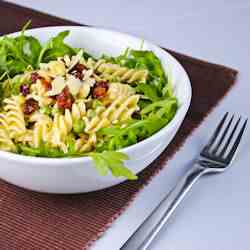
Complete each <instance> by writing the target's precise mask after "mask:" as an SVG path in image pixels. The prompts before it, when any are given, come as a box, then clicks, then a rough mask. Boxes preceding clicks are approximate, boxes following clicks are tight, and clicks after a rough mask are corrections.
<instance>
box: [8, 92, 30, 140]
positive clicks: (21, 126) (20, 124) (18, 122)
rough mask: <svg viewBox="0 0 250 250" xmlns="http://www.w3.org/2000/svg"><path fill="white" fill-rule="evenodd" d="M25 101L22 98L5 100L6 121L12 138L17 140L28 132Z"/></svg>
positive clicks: (13, 97)
mask: <svg viewBox="0 0 250 250" xmlns="http://www.w3.org/2000/svg"><path fill="white" fill-rule="evenodd" d="M23 102H24V99H23V98H22V97H21V96H12V97H10V98H7V99H5V100H4V103H5V106H4V111H5V112H6V121H7V124H8V131H9V133H10V138H15V139H16V140H18V137H20V136H21V135H23V134H24V133H25V131H26V127H25V120H24V114H23V111H22V105H23Z"/></svg>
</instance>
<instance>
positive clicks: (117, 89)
mask: <svg viewBox="0 0 250 250" xmlns="http://www.w3.org/2000/svg"><path fill="white" fill-rule="evenodd" d="M134 94H135V90H134V89H133V88H132V87H131V86H130V85H128V84H124V83H119V82H117V83H110V84H109V89H108V92H107V95H106V96H105V98H104V99H103V100H102V101H103V103H104V105H107V104H110V103H111V102H112V101H114V100H115V99H117V97H129V96H131V95H134Z"/></svg>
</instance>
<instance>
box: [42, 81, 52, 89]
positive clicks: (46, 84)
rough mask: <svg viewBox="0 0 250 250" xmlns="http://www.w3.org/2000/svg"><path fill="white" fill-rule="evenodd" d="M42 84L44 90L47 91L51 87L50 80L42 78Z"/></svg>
mask: <svg viewBox="0 0 250 250" xmlns="http://www.w3.org/2000/svg"><path fill="white" fill-rule="evenodd" d="M42 84H43V86H44V88H45V90H46V91H49V90H51V89H52V85H51V82H50V81H48V80H46V79H43V80H42Z"/></svg>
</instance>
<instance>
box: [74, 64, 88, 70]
mask: <svg viewBox="0 0 250 250" xmlns="http://www.w3.org/2000/svg"><path fill="white" fill-rule="evenodd" d="M84 69H86V67H85V66H84V65H83V64H81V63H77V64H76V65H75V67H74V70H76V71H80V72H82V71H83V70H84Z"/></svg>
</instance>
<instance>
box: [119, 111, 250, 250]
mask: <svg viewBox="0 0 250 250" xmlns="http://www.w3.org/2000/svg"><path fill="white" fill-rule="evenodd" d="M227 117H228V113H226V114H225V115H224V117H223V118H222V120H221V121H220V123H219V124H218V126H217V128H216V129H215V132H214V134H213V135H212V137H211V139H210V140H209V142H208V143H207V145H206V146H205V147H204V148H203V149H202V151H201V153H200V155H199V156H198V158H197V159H196V160H195V162H194V164H193V166H192V168H191V169H190V170H189V171H187V173H186V174H185V175H184V176H183V177H182V179H181V180H180V181H179V182H178V184H177V185H176V186H175V187H174V188H173V189H172V191H171V192H170V193H169V194H168V195H167V196H166V197H165V198H164V199H163V200H162V202H161V203H160V204H159V205H158V207H157V208H156V209H155V210H154V211H153V212H152V214H151V215H150V216H149V217H148V218H147V219H146V220H145V221H144V222H143V224H142V225H141V226H140V227H139V228H138V229H137V231H136V232H135V233H134V234H133V235H132V236H131V237H130V238H129V239H128V241H127V242H126V243H125V244H124V245H123V246H122V247H121V248H120V250H147V249H148V248H149V246H150V244H151V243H152V241H153V240H154V239H155V237H156V236H157V234H158V233H159V231H160V230H161V229H162V227H163V226H164V225H165V224H166V222H167V221H168V220H169V218H170V216H171V215H172V213H173V212H174V210H175V208H176V207H177V206H178V205H179V204H180V202H181V201H182V200H183V198H184V196H185V195H186V194H187V192H188V191H189V190H190V189H191V187H192V186H193V184H194V183H195V182H196V181H197V180H198V179H199V178H200V177H201V176H203V175H205V174H209V173H220V172H223V171H224V170H226V169H227V168H228V167H229V165H231V163H232V162H233V159H234V157H235V155H236V153H237V150H238V146H239V143H240V141H241V138H242V135H243V133H244V130H245V129H246V126H247V119H246V120H245V121H244V123H243V125H242V126H241V128H240V130H239V129H238V127H239V124H240V123H241V118H239V119H238V120H237V121H236V123H235V125H234V126H233V127H232V124H233V122H234V121H233V120H235V119H234V115H232V116H231V118H230V120H229V121H228V122H227ZM237 130H239V132H238V133H237V134H236V131H237Z"/></svg>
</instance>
